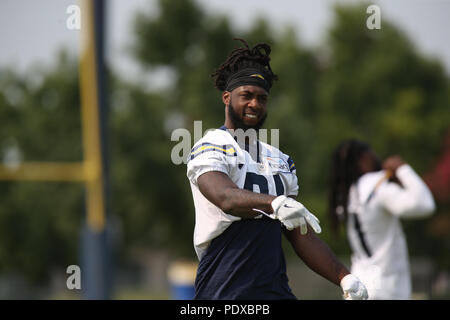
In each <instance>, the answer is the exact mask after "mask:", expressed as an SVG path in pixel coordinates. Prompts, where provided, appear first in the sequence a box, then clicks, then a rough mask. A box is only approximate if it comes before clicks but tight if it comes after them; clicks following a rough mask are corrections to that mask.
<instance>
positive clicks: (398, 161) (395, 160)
mask: <svg viewBox="0 0 450 320" xmlns="http://www.w3.org/2000/svg"><path fill="white" fill-rule="evenodd" d="M404 164H405V161H403V159H402V158H401V157H400V156H391V157H389V158H387V159H386V160H384V162H383V169H384V170H387V171H390V172H392V173H393V174H395V171H397V169H398V168H399V167H401V166H402V165H404Z"/></svg>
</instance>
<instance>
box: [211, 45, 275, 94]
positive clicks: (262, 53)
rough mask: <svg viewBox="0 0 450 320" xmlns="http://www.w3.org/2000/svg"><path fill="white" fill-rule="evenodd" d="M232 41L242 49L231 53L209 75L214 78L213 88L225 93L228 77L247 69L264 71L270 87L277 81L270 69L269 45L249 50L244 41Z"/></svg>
mask: <svg viewBox="0 0 450 320" xmlns="http://www.w3.org/2000/svg"><path fill="white" fill-rule="evenodd" d="M233 40H239V41H241V42H242V43H243V44H244V47H241V48H236V49H234V50H233V51H231V53H230V54H229V55H228V57H227V59H226V60H225V62H224V63H222V64H221V65H220V67H219V68H218V69H217V70H216V71H215V72H214V73H213V74H212V75H211V77H213V78H215V87H216V88H217V89H219V90H220V91H225V89H226V85H227V80H228V78H229V76H230V75H232V74H234V73H235V72H237V71H239V70H242V69H244V68H248V67H254V68H258V69H260V70H262V71H264V73H265V76H266V79H265V80H267V82H268V83H269V85H270V86H272V82H273V80H278V76H277V75H275V74H274V73H273V72H272V69H271V68H270V64H269V62H270V57H269V55H270V52H271V48H270V45H268V44H266V43H259V44H257V45H256V46H254V47H253V48H251V49H250V47H249V46H248V44H247V42H246V41H245V40H243V39H239V38H233Z"/></svg>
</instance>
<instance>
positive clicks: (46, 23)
mask: <svg viewBox="0 0 450 320" xmlns="http://www.w3.org/2000/svg"><path fill="white" fill-rule="evenodd" d="M371 4H375V5H377V6H379V8H380V9H381V29H374V30H370V29H368V28H367V26H366V20H367V19H368V17H369V16H370V14H369V13H367V12H366V10H367V7H368V6H369V5H371ZM71 5H78V6H80V7H81V4H80V3H79V1H76V0H40V1H25V0H15V1H13V0H3V1H1V2H0V45H1V46H0V161H1V164H2V171H1V172H2V174H1V175H0V177H1V179H0V299H23V298H24V299H82V298H84V297H89V293H86V290H95V288H94V289H88V288H89V285H87V286H85V285H83V286H82V288H81V290H77V289H75V290H70V289H68V288H67V282H66V281H67V279H68V277H69V276H70V275H69V274H68V273H66V270H67V267H68V266H69V265H79V266H80V267H81V275H82V277H83V275H84V274H85V273H86V274H87V273H91V271H89V270H90V269H89V268H91V267H92V264H91V263H90V261H91V260H90V259H91V258H92V257H93V258H92V259H94V260H95V259H97V258H98V253H99V252H107V255H106V256H107V257H106V258H104V259H103V258H102V261H103V265H102V268H103V269H102V270H103V271H104V272H106V273H107V274H108V277H107V279H108V280H107V281H108V285H106V287H107V288H106V289H105V290H106V291H107V293H105V294H104V295H100V296H97V297H100V298H102V297H105V298H111V299H173V298H176V296H175V293H174V291H173V285H174V282H176V281H175V280H174V277H177V276H176V275H175V276H174V274H179V272H177V270H178V269H177V268H178V267H179V266H180V264H183V263H186V264H187V265H188V266H193V267H192V269H194V270H195V263H196V256H195V252H194V249H193V244H192V236H193V228H194V206H193V201H192V196H191V191H190V187H189V183H188V180H187V178H186V166H185V165H184V164H180V165H175V164H174V163H173V162H172V161H171V151H172V148H173V147H174V146H175V145H176V144H177V143H178V142H177V141H171V133H172V132H173V130H175V129H177V128H186V129H188V130H189V131H190V132H191V133H192V136H193V124H194V121H196V120H202V121H203V122H202V126H203V130H206V129H208V128H217V127H219V126H221V125H222V124H223V121H224V110H223V105H222V102H221V98H220V92H218V91H217V90H216V89H214V87H213V83H212V79H211V77H210V74H211V73H212V72H213V71H214V70H215V68H216V67H218V66H219V65H220V64H221V63H222V62H223V61H224V60H225V58H226V56H227V55H228V53H229V52H230V51H231V50H232V49H233V48H234V47H236V46H238V45H240V43H239V42H237V41H233V40H232V39H233V38H234V37H239V38H243V39H246V40H247V41H248V42H249V44H250V45H252V46H253V45H255V44H257V43H259V42H267V43H269V44H271V46H272V55H271V56H272V62H271V64H272V69H273V70H274V72H275V73H276V74H278V76H279V78H280V80H279V81H278V82H277V83H276V84H275V85H274V87H273V89H272V91H271V97H270V102H269V109H268V112H269V117H268V119H267V122H266V126H265V127H266V128H281V130H280V149H281V150H283V152H285V153H287V154H289V155H290V156H291V157H292V158H293V159H294V161H295V163H296V167H297V175H298V177H299V184H300V194H299V200H300V201H302V202H303V203H304V204H305V205H306V207H308V208H310V210H311V211H312V212H314V213H315V214H316V215H317V216H318V217H319V219H320V220H321V222H322V226H323V232H322V234H321V238H322V239H323V240H325V241H326V242H327V243H328V244H329V245H330V247H331V248H332V249H333V250H334V251H335V252H336V254H337V255H338V256H339V257H340V258H341V259H342V261H343V262H344V263H345V264H346V265H347V266H350V264H349V254H350V250H349V247H348V243H347V240H346V237H345V234H344V233H343V232H341V234H339V235H337V236H334V235H332V234H331V231H330V223H329V221H328V219H327V216H326V208H327V201H328V172H329V165H330V157H331V152H332V150H333V148H334V147H335V146H336V145H337V144H338V143H339V142H340V141H341V140H342V139H345V138H349V137H357V138H360V139H363V140H366V141H368V142H369V143H371V144H372V145H373V147H374V149H375V150H376V151H377V152H378V154H379V155H380V156H381V157H382V158H385V157H387V156H388V155H391V154H399V155H401V156H402V157H403V158H404V159H405V160H406V161H407V162H408V163H410V164H411V166H412V167H413V168H414V169H415V170H416V171H417V172H418V173H419V174H420V175H421V176H422V177H424V179H425V181H426V183H427V184H428V185H429V187H430V188H431V190H432V192H433V195H434V196H435V200H436V202H437V211H436V213H435V215H433V216H432V217H431V218H428V219H423V220H417V221H404V222H403V226H404V230H405V233H406V237H407V240H408V245H409V252H410V257H411V270H412V276H413V298H414V299H449V298H450V255H449V254H450V82H449V74H450V41H449V38H448V30H449V29H450V22H449V20H448V16H449V14H450V1H443V0H433V1H422V0H415V1H406V0H398V1H370V2H363V1H332V0H327V1H325V0H321V1H314V2H310V1H287V0H279V1H276V2H275V1H269V0H264V1H251V0H240V1H235V0H233V1H219V0H213V1H207V0H196V1H194V0H148V1H145V0H127V1H125V0H123V1H122V0H106V1H105V2H104V18H105V22H104V24H103V25H104V57H105V67H104V69H100V73H101V75H102V76H103V78H104V85H103V86H102V88H103V91H102V95H103V96H104V101H103V102H102V105H103V106H104V107H105V109H104V110H107V112H106V113H104V114H103V116H104V117H103V120H104V123H103V125H104V127H103V129H104V131H103V132H104V133H105V135H106V137H107V138H106V139H104V140H102V141H104V142H105V146H104V148H103V151H104V161H105V162H106V163H107V165H106V169H107V171H105V172H107V175H106V176H107V179H106V180H105V184H107V186H106V187H105V190H107V192H105V194H106V197H105V199H106V200H105V202H106V203H107V205H105V208H106V210H105V212H106V213H105V215H106V222H105V225H104V229H102V237H101V239H102V240H100V241H98V239H97V240H93V241H94V242H92V243H94V244H95V243H97V244H100V246H99V247H98V251H95V250H94V251H92V252H91V251H89V250H91V249H92V247H93V244H92V243H91V242H89V241H91V240H89V239H91V238H92V237H91V238H90V237H89V235H87V236H86V230H87V231H88V232H89V223H86V217H87V214H88V213H87V210H86V209H85V208H86V197H87V196H86V192H87V191H86V183H85V182H83V181H81V180H82V179H81V180H80V179H78V180H77V179H76V178H74V179H65V180H64V181H62V180H61V181H60V180H58V179H55V180H54V181H45V180H37V181H32V180H30V179H28V180H23V179H18V178H17V179H16V178H11V177H14V176H15V177H17V176H18V175H17V172H20V170H21V169H20V168H22V167H24V166H25V165H26V164H27V163H34V164H36V163H37V164H39V163H46V164H48V163H53V164H55V165H60V164H74V163H75V164H76V163H82V162H83V161H84V159H85V156H86V155H85V152H86V151H85V149H84V147H83V132H82V128H84V124H83V121H82V111H81V110H82V107H81V105H82V100H83V99H82V94H81V92H82V88H81V85H80V70H82V68H80V61H81V54H80V52H81V44H80V43H81V38H82V35H81V34H82V31H83V27H84V26H85V24H84V23H85V20H84V19H85V18H84V16H83V14H84V11H83V10H81V29H76V28H75V29H72V28H69V27H68V24H67V20H68V19H69V18H70V17H71V15H72V13H71V12H72V11H69V12H68V7H70V6H71ZM446 30H447V31H446ZM84 134H86V133H84ZM85 138H86V136H85ZM91 138H92V139H93V137H90V136H88V137H87V139H91ZM190 143H191V145H193V143H194V140H193V138H192V141H191V142H190ZM106 169H104V170H106ZM35 170H36V171H40V169H39V167H35ZM86 228H87V229H86ZM91 231H92V230H91ZM94 234H95V232H94ZM94 238H95V237H94ZM95 241H97V242H95ZM285 249H286V250H285V252H286V256H287V262H288V276H289V278H290V285H291V287H292V289H293V291H294V293H295V294H296V295H297V297H298V298H299V299H340V298H341V293H340V290H339V288H338V287H336V286H334V285H332V284H330V283H328V282H327V281H326V280H324V279H322V278H320V277H319V276H317V275H315V274H314V273H313V272H311V271H310V270H309V269H307V267H306V266H305V265H304V264H303V262H301V261H300V260H299V259H298V258H297V257H296V256H295V254H294V253H293V251H292V250H291V249H290V247H289V246H288V245H287V243H285ZM86 250H87V251H89V252H90V253H89V254H86ZM90 257H91V258H90ZM105 261H106V262H107V263H105ZM100 264H101V263H100ZM85 265H86V266H87V267H86V268H87V269H86V268H85V267H84V266H85ZM94 268H95V267H94ZM188 271H189V270H188ZM181 273H183V272H181ZM94 275H95V273H94ZM182 277H183V279H184V280H186V279H187V280H186V281H188V282H189V281H192V279H190V277H191V275H190V274H189V272H187V274H186V275H183V274H182ZM103 286H104V284H103Z"/></svg>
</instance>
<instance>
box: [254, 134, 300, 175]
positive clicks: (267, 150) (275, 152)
mask: <svg viewBox="0 0 450 320" xmlns="http://www.w3.org/2000/svg"><path fill="white" fill-rule="evenodd" d="M259 143H260V144H261V146H262V152H263V154H264V155H265V156H267V157H271V158H280V159H281V160H283V161H285V162H287V164H288V165H289V169H290V171H291V172H292V171H293V170H295V169H296V168H295V163H294V160H293V159H292V158H291V157H290V156H289V155H288V154H286V153H284V152H282V151H281V150H280V149H279V148H277V147H274V146H272V145H270V144H268V143H266V142H264V141H261V140H259Z"/></svg>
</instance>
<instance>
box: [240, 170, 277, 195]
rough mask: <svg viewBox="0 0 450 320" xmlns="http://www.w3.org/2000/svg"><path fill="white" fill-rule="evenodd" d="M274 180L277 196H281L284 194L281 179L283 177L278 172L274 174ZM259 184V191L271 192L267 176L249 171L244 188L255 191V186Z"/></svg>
mask: <svg viewBox="0 0 450 320" xmlns="http://www.w3.org/2000/svg"><path fill="white" fill-rule="evenodd" d="M272 177H273V180H274V182H275V189H276V193H277V196H281V195H283V194H284V186H283V182H282V181H281V178H280V176H279V175H278V174H275V175H273V176H272ZM255 185H257V186H258V187H259V192H260V193H264V194H269V183H268V181H267V179H266V177H265V176H262V175H259V174H256V173H253V172H247V175H246V176H245V184H244V189H246V190H249V191H252V192H255V191H254V190H253V187H254V186H255Z"/></svg>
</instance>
